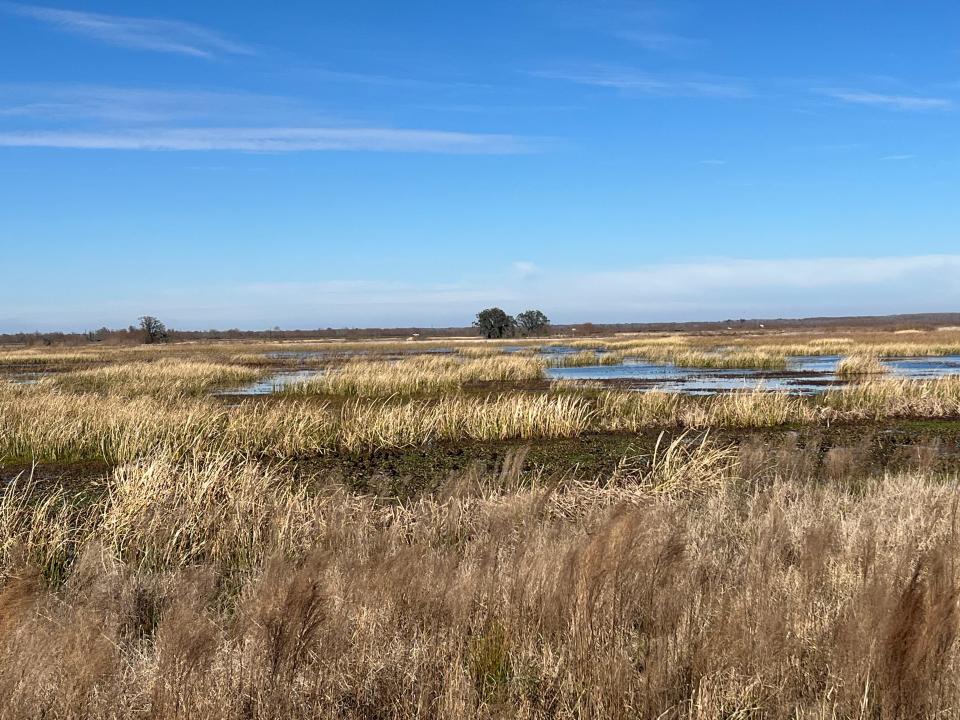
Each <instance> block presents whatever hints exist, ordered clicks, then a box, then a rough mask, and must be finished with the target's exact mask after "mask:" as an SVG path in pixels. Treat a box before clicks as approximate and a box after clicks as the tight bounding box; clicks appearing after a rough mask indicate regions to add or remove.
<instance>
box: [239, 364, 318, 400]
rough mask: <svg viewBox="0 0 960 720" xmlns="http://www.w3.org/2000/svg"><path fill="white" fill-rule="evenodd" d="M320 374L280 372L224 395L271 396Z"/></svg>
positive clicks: (308, 371)
mask: <svg viewBox="0 0 960 720" xmlns="http://www.w3.org/2000/svg"><path fill="white" fill-rule="evenodd" d="M319 373H320V371H319V370H289V371H285V372H278V373H276V374H274V375H271V376H269V377H265V378H263V379H262V380H257V381H256V382H255V383H253V384H252V385H248V386H246V387H242V388H238V389H236V390H229V391H227V392H225V393H223V394H225V395H270V394H271V393H275V392H277V391H278V390H282V389H283V388H285V387H286V386H287V385H293V384H294V383H298V382H304V381H306V380H309V379H311V378H313V377H316V376H317V375H318V374H319Z"/></svg>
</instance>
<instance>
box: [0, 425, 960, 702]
mask: <svg viewBox="0 0 960 720" xmlns="http://www.w3.org/2000/svg"><path fill="white" fill-rule="evenodd" d="M759 465H760V466H763V467H764V468H765V469H764V470H763V472H762V473H756V472H752V471H747V470H745V469H744V467H743V466H742V464H741V462H740V460H739V459H738V455H737V454H736V453H735V452H733V451H731V450H730V449H729V448H727V447H724V446H717V445H715V444H713V443H711V442H710V441H708V440H702V439H699V440H693V439H692V438H688V437H684V438H681V439H679V440H677V441H676V442H675V443H673V444H672V445H670V446H668V447H663V448H661V449H659V450H658V452H657V455H656V456H655V457H647V458H643V457H629V458H627V459H626V460H625V461H624V462H623V463H622V464H621V469H620V470H619V471H618V472H617V473H615V474H614V476H613V477H610V478H596V479H593V480H588V479H583V478H571V479H569V480H566V481H560V482H556V481H554V482H549V483H548V482H545V481H543V480H538V479H537V477H536V476H535V475H534V476H533V477H531V478H528V479H527V481H526V482H524V481H523V478H522V477H520V476H518V475H515V474H514V471H513V470H509V471H507V474H506V475H504V474H502V473H501V474H494V475H491V476H487V477H483V478H480V479H479V480H473V481H471V482H467V483H464V482H460V479H455V480H454V481H452V483H453V484H452V486H451V489H450V490H447V491H444V492H441V493H438V495H437V496H429V497H423V498H421V499H420V500H418V501H416V502H412V503H410V504H408V505H402V506H401V505H387V504H383V503H382V502H378V501H375V500H374V499H372V498H366V497H361V496H356V495H353V494H351V493H349V492H347V491H344V490H341V489H337V488H336V487H330V489H329V491H327V492H324V493H322V494H319V495H311V494H310V493H308V492H306V491H305V490H304V489H303V488H302V487H301V486H299V485H298V484H297V483H296V482H294V481H293V480H292V479H291V478H290V477H287V476H285V475H284V473H283V471H282V469H280V470H278V469H268V468H266V467H262V466H259V465H257V464H255V463H251V462H249V461H237V462H233V461H227V460H223V459H221V460H217V459H214V458H211V459H210V460H209V461H207V462H205V463H202V464H194V463H193V462H189V463H186V464H182V463H180V462H179V461H177V460H175V459H165V458H156V459H154V460H150V461H140V462H137V463H133V464H130V465H127V466H124V467H122V468H119V469H118V470H117V471H116V472H115V473H114V474H113V475H112V476H111V477H110V478H109V479H108V480H107V481H106V484H107V486H106V492H105V493H103V494H102V496H101V497H100V498H99V499H96V500H93V501H91V502H86V503H85V504H77V501H76V498H73V497H71V496H70V495H68V494H67V493H65V492H63V491H59V492H55V493H53V494H52V495H49V496H48V498H47V499H46V500H41V499H39V498H37V497H36V494H37V493H38V489H37V488H36V487H34V486H31V485H30V483H29V482H27V481H24V482H23V483H18V484H16V485H14V486H11V487H8V488H6V490H5V492H4V494H3V497H2V500H0V532H2V540H3V555H2V561H3V584H2V587H0V660H2V662H0V698H2V708H3V710H2V714H3V716H4V717H5V718H12V719H14V720H18V719H20V718H40V717H78V718H79V717H83V718H91V719H99V718H127V717H142V716H148V717H155V718H175V717H177V718H204V719H209V720H215V719H220V718H222V719H224V720H226V719H227V718H230V719H232V718H256V719H260V718H283V717H333V716H335V717H346V718H370V717H389V718H406V717H414V716H428V717H436V718H474V717H476V718H489V717H502V716H510V717H527V718H541V717H578V718H634V717H665V718H697V719H702V720H714V719H717V720H719V719H720V718H731V717H793V718H811V719H812V718H824V717H830V718H862V717H877V718H906V717H953V716H955V715H956V714H957V713H958V712H960V682H958V680H957V678H958V677H960V674H958V672H957V671H958V670H960V653H958V649H957V643H956V637H957V631H958V629H960V628H958V614H957V611H958V606H957V601H958V596H960V577H958V575H957V573H956V569H955V567H954V563H953V561H952V558H953V557H955V555H956V553H957V552H958V550H960V547H958V537H957V532H956V491H955V479H953V478H945V479H941V480H937V479H935V478H931V477H924V476H921V475H919V474H916V473H912V474H904V475H897V476H887V477H877V478H869V477H862V476H861V477H859V478H858V482H857V483H856V484H853V483H851V482H850V481H849V479H848V478H844V479H843V481H840V482H833V481H827V480H821V481H819V482H811V480H813V479H815V478H812V477H809V478H806V479H803V478H794V479H791V480H786V479H784V477H783V476H781V474H780V472H779V469H778V467H779V466H771V465H770V463H769V460H768V461H765V462H761V463H759Z"/></svg>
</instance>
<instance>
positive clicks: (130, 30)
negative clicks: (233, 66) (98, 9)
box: [0, 3, 254, 58]
mask: <svg viewBox="0 0 960 720" xmlns="http://www.w3.org/2000/svg"><path fill="white" fill-rule="evenodd" d="M0 10H3V11H5V12H7V13H9V14H14V15H19V16H21V17H27V18H31V19H33V20H37V21H38V22H41V23H44V24H46V25H48V26H50V27H52V28H55V29H57V30H61V31H63V32H68V33H72V34H74V35H81V36H83V37H87V38H90V39H93V40H99V41H100V42H104V43H107V44H109V45H115V46H117V47H125V48H133V49H137V50H152V51H155V52H165V53H175V54H179V55H190V56H193V57H199V58H212V57H216V56H218V55H249V54H252V53H253V52H254V51H253V49H252V48H251V47H249V46H247V45H244V44H241V43H238V42H235V41H233V40H230V39H228V38H226V37H224V36H223V35H221V34H219V33H217V32H214V31H212V30H209V29H207V28H205V27H202V26H200V25H195V24H193V23H188V22H180V21H176V20H161V19H156V18H138V17H127V16H122V15H104V14H100V13H90V12H82V11H79V10H61V9H58V8H51V7H43V6H39V5H22V4H19V3H0Z"/></svg>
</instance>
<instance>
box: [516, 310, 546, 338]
mask: <svg viewBox="0 0 960 720" xmlns="http://www.w3.org/2000/svg"><path fill="white" fill-rule="evenodd" d="M517 324H518V325H519V326H520V327H521V328H522V329H523V332H525V333H526V334H527V335H537V334H539V333H545V332H546V331H547V329H548V328H549V327H550V318H548V317H547V316H546V315H544V314H543V312H541V311H540V310H524V311H523V312H522V313H520V314H519V315H517Z"/></svg>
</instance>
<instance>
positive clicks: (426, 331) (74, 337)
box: [0, 313, 960, 345]
mask: <svg viewBox="0 0 960 720" xmlns="http://www.w3.org/2000/svg"><path fill="white" fill-rule="evenodd" d="M504 314H505V315H506V313H504ZM523 315H524V313H520V314H519V315H517V317H516V318H514V322H515V323H517V325H516V326H515V330H514V332H525V330H521V329H520V328H521V327H522V326H520V325H519V323H520V322H521V320H520V318H521V317H522V316H523ZM144 317H146V316H144ZM508 317H509V316H508ZM954 325H960V313H920V314H912V315H882V316H864V317H855V316H845V317H814V318H796V319H790V318H769V319H751V320H744V321H743V322H741V321H740V320H739V319H738V320H732V319H728V320H717V321H701V322H669V323H668V322H659V323H590V322H584V323H572V324H571V323H568V324H563V325H559V324H553V323H549V325H548V328H546V329H545V330H543V331H534V332H533V333H532V334H538V332H546V331H549V332H550V334H551V335H557V336H561V337H564V336H565V337H589V336H591V335H612V334H614V333H642V332H710V333H717V334H720V335H723V334H728V333H729V332H743V331H744V330H761V326H763V328H764V329H765V330H767V331H770V330H790V329H798V328H805V329H811V328H830V329H834V330H841V329H850V330H854V329H857V328H866V329H871V330H903V329H908V328H916V329H933V328H936V327H942V326H954ZM728 328H729V329H728ZM164 329H165V332H166V339H167V341H168V342H183V341H187V340H321V339H330V340H333V339H336V340H362V339H369V338H376V339H384V340H388V339H390V340H406V339H408V338H411V337H419V338H444V337H462V336H464V335H471V334H476V333H477V331H478V326H477V325H476V323H474V324H473V325H472V326H466V327H464V326H460V327H440V328H437V327H423V326H418V327H400V328H333V327H327V328H316V329H312V330H309V329H298V330H281V329H280V328H278V327H274V328H269V329H266V330H240V329H238V328H230V329H227V330H217V329H212V330H177V329H174V328H170V327H166V328H164ZM509 336H510V335H509V333H508V335H506V337H509ZM142 342H144V334H143V328H142V327H140V326H139V325H130V326H128V327H126V328H108V327H102V328H100V329H99V330H89V331H86V332H56V331H55V332H18V333H6V334H3V333H0V344H3V345H86V344H88V343H106V344H112V345H134V344H140V343H142Z"/></svg>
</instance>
